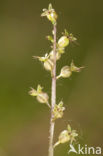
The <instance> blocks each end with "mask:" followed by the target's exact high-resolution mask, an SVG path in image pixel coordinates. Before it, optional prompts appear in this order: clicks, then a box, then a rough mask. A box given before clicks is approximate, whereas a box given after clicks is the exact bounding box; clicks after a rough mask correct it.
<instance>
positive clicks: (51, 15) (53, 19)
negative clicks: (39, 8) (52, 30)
mask: <svg viewBox="0 0 103 156" xmlns="http://www.w3.org/2000/svg"><path fill="white" fill-rule="evenodd" d="M57 17H58V16H57V14H56V12H55V11H54V10H53V11H51V12H48V14H47V18H48V19H49V20H50V21H51V22H52V24H55V23H56V20H57Z"/></svg>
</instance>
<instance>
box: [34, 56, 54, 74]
mask: <svg viewBox="0 0 103 156" xmlns="http://www.w3.org/2000/svg"><path fill="white" fill-rule="evenodd" d="M49 57H50V54H47V53H46V54H45V56H44V57H39V56H33V58H37V59H39V61H40V62H43V64H44V68H45V69H46V70H48V71H52V69H53V65H54V64H53V60H51V59H49Z"/></svg>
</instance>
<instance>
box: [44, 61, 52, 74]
mask: <svg viewBox="0 0 103 156" xmlns="http://www.w3.org/2000/svg"><path fill="white" fill-rule="evenodd" d="M53 65H54V64H53V61H52V60H50V59H47V60H46V61H45V62H44V68H45V69H46V70H49V71H52V69H53Z"/></svg>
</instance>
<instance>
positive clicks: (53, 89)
mask: <svg viewBox="0 0 103 156" xmlns="http://www.w3.org/2000/svg"><path fill="white" fill-rule="evenodd" d="M53 32H54V42H53V56H54V59H53V61H54V66H53V70H52V86H51V117H50V137H49V154H48V156H54V147H53V139H54V127H55V122H54V121H53V120H52V119H53V109H54V106H55V104H56V24H55V25H54V28H53Z"/></svg>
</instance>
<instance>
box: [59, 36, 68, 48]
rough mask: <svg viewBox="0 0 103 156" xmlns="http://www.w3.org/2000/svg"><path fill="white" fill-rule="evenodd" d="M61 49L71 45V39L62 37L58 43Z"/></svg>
mask: <svg viewBox="0 0 103 156" xmlns="http://www.w3.org/2000/svg"><path fill="white" fill-rule="evenodd" d="M58 45H59V47H62V48H64V47H66V46H68V45H69V38H68V37H67V36H62V37H61V38H60V39H59V41H58Z"/></svg>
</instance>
